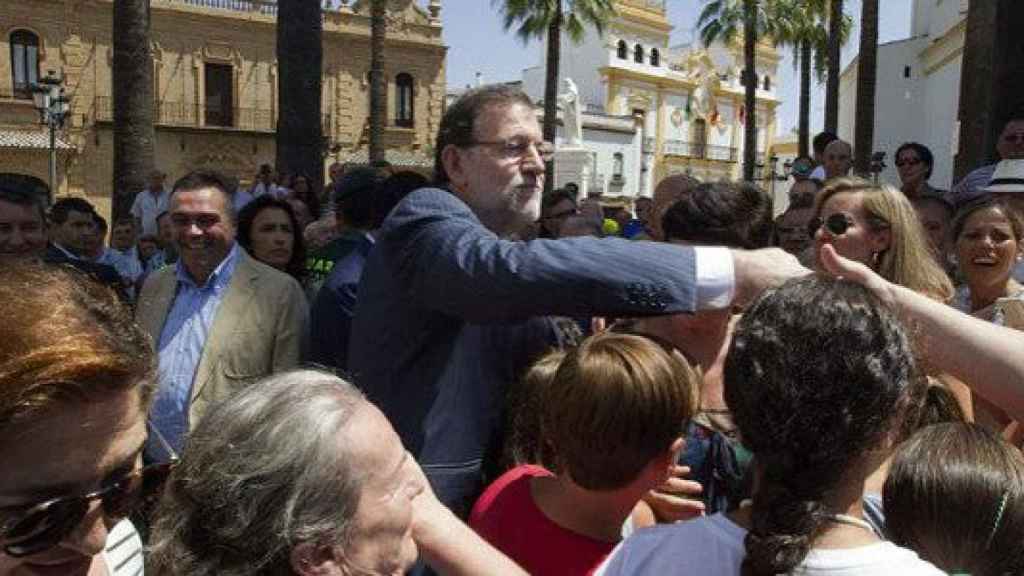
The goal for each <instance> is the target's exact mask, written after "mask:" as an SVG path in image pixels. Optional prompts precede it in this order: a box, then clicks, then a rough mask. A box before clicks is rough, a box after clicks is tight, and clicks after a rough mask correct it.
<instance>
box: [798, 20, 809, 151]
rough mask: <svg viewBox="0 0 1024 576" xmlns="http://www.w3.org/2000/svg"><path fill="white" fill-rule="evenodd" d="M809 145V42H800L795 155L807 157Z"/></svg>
mask: <svg viewBox="0 0 1024 576" xmlns="http://www.w3.org/2000/svg"><path fill="white" fill-rule="evenodd" d="M810 143H811V42H810V40H803V41H802V42H800V136H799V142H798V144H797V155H799V156H808V155H809V152H810Z"/></svg>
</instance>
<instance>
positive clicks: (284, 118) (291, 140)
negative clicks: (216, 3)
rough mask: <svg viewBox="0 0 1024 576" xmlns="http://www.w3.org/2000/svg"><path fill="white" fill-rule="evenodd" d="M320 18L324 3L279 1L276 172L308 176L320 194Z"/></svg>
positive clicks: (322, 145)
mask: <svg viewBox="0 0 1024 576" xmlns="http://www.w3.org/2000/svg"><path fill="white" fill-rule="evenodd" d="M321 18H322V16H321V14H320V3H319V2H310V1H308V0H278V3H277V63H278V70H279V75H278V94H279V102H280V112H279V118H278V121H277V158H276V163H277V168H278V170H287V171H289V172H293V173H304V174H307V175H309V176H310V177H311V178H313V180H314V182H315V188H316V189H319V188H320V186H321V184H322V183H323V172H324V169H323V155H324V137H323V124H322V120H321V119H322V116H321V97H320V94H321V73H322V72H321V68H322V66H323V45H322V43H321V37H322V35H323V21H322V19H321Z"/></svg>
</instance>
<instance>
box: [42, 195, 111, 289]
mask: <svg viewBox="0 0 1024 576" xmlns="http://www.w3.org/2000/svg"><path fill="white" fill-rule="evenodd" d="M96 216H97V214H96V209H95V208H93V205H92V204H90V203H89V202H88V201H87V200H85V199H84V198H61V199H60V200H57V201H56V202H54V204H53V206H51V207H50V228H49V230H50V244H49V246H47V248H46V254H45V256H44V260H45V261H47V262H50V263H53V264H70V265H71V266H73V267H75V268H78V269H79V270H81V271H83V272H85V273H87V274H90V275H92V276H93V277H95V278H96V279H97V280H99V281H101V282H103V283H104V284H107V285H109V286H113V287H116V288H117V289H118V290H119V291H120V292H121V294H122V296H124V297H126V298H127V292H124V285H123V283H122V282H121V275H120V274H118V273H117V270H116V269H114V267H113V266H109V265H107V264H101V263H98V262H94V261H92V257H91V254H90V250H91V249H92V248H93V245H94V244H95V236H94V235H95V234H96Z"/></svg>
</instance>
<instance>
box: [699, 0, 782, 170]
mask: <svg viewBox="0 0 1024 576" xmlns="http://www.w3.org/2000/svg"><path fill="white" fill-rule="evenodd" d="M777 13H778V12H777V10H776V8H775V7H774V5H773V1H772V0H714V1H712V2H708V3H707V5H705V6H704V10H702V11H701V13H700V17H699V18H698V19H697V27H698V28H699V29H700V38H701V42H703V43H704V45H705V46H710V45H711V44H713V43H714V42H715V41H718V40H721V41H723V42H725V43H727V44H728V43H731V42H733V41H734V40H735V39H736V37H737V35H738V34H739V32H740V31H741V30H742V31H743V61H744V71H743V75H744V76H743V86H744V88H745V90H744V107H745V109H746V119H745V121H744V133H743V179H744V180H747V181H753V180H754V169H755V168H756V166H757V116H756V114H755V108H756V99H755V96H756V94H757V84H758V82H757V78H758V76H757V59H756V58H755V56H756V48H757V39H758V38H759V37H765V36H772V35H774V33H775V32H776V29H777V27H778V22H776V21H775V16H776V14H777Z"/></svg>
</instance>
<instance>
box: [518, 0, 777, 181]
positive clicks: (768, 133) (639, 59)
mask: <svg viewBox="0 0 1024 576" xmlns="http://www.w3.org/2000/svg"><path fill="white" fill-rule="evenodd" d="M665 4H666V0H616V8H617V11H618V15H617V16H616V17H615V18H614V19H613V21H612V22H610V23H609V25H608V26H607V27H606V28H605V30H604V33H603V34H601V35H598V34H597V33H596V32H595V31H593V30H588V31H587V33H586V36H585V37H584V39H583V41H582V42H581V43H580V44H579V45H573V44H572V41H571V40H570V39H569V38H568V37H567V36H565V35H563V37H562V60H561V66H560V68H561V69H560V70H559V75H560V78H565V77H569V78H572V80H574V81H575V82H576V84H577V85H578V86H579V92H580V98H581V100H582V101H583V102H584V103H585V104H586V105H587V106H588V108H589V109H590V110H592V111H595V112H600V113H603V114H608V115H613V116H618V117H623V116H625V117H630V116H632V117H635V118H637V121H638V124H639V128H640V130H641V132H642V136H643V140H642V141H643V149H642V157H641V161H640V162H638V163H637V164H638V168H639V173H637V174H631V175H627V176H626V178H627V179H628V178H636V179H638V180H639V181H640V186H639V189H638V191H637V194H638V195H642V196H649V195H650V194H651V193H652V191H653V189H654V185H655V184H656V183H657V182H658V181H659V180H661V179H662V178H664V177H665V176H667V175H669V174H674V173H689V174H692V175H694V176H696V177H698V178H700V179H702V180H717V179H720V178H734V179H738V178H740V177H741V176H742V166H741V164H742V159H743V124H744V122H745V121H746V118H747V114H746V111H745V110H744V98H743V95H744V87H743V85H742V84H741V81H740V78H741V72H742V70H743V67H744V63H743V46H742V43H741V42H735V43H732V44H729V45H724V44H721V43H718V44H713V45H712V46H710V47H708V48H704V47H701V46H670V44H669V37H670V34H671V32H672V30H673V28H674V26H673V24H672V23H670V22H669V21H668V15H667V11H666V8H665ZM545 50H546V47H545V46H542V47H541V55H542V56H541V60H540V62H541V64H540V65H538V66H536V67H534V68H530V69H527V70H526V71H525V72H524V74H523V84H524V89H525V90H526V92H527V93H528V94H530V95H531V97H533V98H543V94H544V65H543V53H544V51H545ZM756 58H757V61H756V67H757V75H758V78H757V92H756V102H757V108H756V118H757V131H758V137H757V152H758V161H759V163H767V161H768V158H767V153H766V151H767V150H769V149H770V148H771V144H772V139H773V135H774V133H775V110H776V108H777V107H778V105H779V103H780V101H779V99H778V83H777V81H776V79H777V77H778V76H777V72H778V65H779V61H780V60H781V56H780V55H779V54H778V53H777V52H776V50H775V49H774V47H772V46H771V45H770V44H768V43H762V44H759V45H758V47H757V53H756ZM559 85H561V80H560V83H559ZM610 192H611V193H612V194H615V193H616V191H615V190H610ZM626 195H628V194H626Z"/></svg>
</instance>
